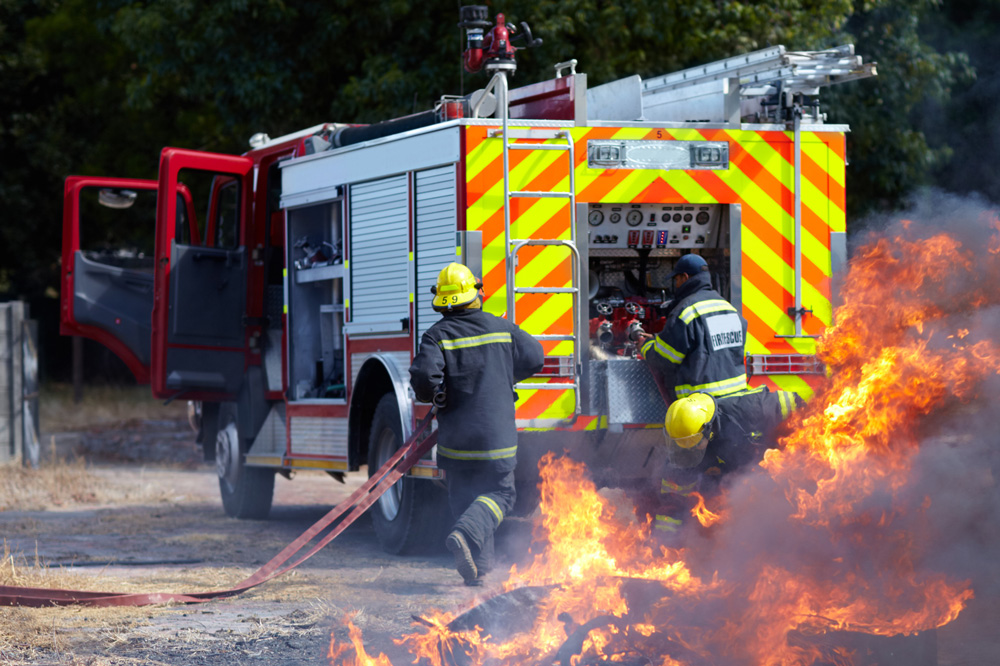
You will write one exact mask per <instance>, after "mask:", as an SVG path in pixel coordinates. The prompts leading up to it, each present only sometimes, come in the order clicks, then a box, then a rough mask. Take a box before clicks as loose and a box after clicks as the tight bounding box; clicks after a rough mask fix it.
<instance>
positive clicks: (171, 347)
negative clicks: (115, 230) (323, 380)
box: [151, 148, 253, 401]
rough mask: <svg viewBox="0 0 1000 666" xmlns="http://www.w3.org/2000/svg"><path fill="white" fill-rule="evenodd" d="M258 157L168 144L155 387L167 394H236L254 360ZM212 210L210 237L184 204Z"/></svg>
mask: <svg viewBox="0 0 1000 666" xmlns="http://www.w3.org/2000/svg"><path fill="white" fill-rule="evenodd" d="M252 173H253V162H252V161H251V160H250V159H248V158H246V157H239V156H234V155H218V154H213V153H203V152H197V151H192V150H182V149H178V148H165V149H164V150H163V152H162V153H161V155H160V176H159V191H160V193H161V195H162V196H160V198H159V201H158V204H157V213H156V219H157V224H156V252H155V258H156V262H155V281H154V282H155V284H154V289H155V300H154V304H153V313H152V314H153V316H152V321H153V330H152V364H151V380H152V381H151V384H152V389H153V394H154V395H155V396H157V397H159V398H177V397H184V398H186V399H192V400H206V401H224V400H232V399H234V397H235V395H236V393H237V392H238V391H239V387H240V383H241V382H242V380H243V374H244V370H245V366H246V362H247V356H248V345H247V335H246V331H245V326H246V299H247V294H246V291H247V267H248V256H247V250H246V241H245V238H246V224H247V220H248V219H249V216H250V204H249V202H250V201H251V197H252V188H253V183H252ZM184 193H188V195H189V196H190V197H191V198H192V199H193V201H194V210H198V211H205V212H206V216H205V220H204V225H203V227H204V234H201V235H200V234H198V233H197V232H198V225H197V224H196V223H195V220H194V219H193V216H192V214H191V213H189V212H188V211H187V210H186V209H185V207H184V206H183V205H179V201H183V200H184Z"/></svg>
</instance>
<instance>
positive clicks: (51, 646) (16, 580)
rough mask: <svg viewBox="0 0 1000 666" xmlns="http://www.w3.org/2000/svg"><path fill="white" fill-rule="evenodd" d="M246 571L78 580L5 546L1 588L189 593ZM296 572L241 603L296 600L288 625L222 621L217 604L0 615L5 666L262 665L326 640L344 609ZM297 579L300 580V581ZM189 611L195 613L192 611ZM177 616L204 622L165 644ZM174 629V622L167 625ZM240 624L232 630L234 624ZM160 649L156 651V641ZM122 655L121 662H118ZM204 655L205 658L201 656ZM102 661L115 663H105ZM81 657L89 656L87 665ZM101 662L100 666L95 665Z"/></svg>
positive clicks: (227, 616)
mask: <svg viewBox="0 0 1000 666" xmlns="http://www.w3.org/2000/svg"><path fill="white" fill-rule="evenodd" d="M248 573H249V571H243V570H237V569H212V568H206V569H198V570H188V571H183V570H182V571H173V572H170V573H167V574H164V573H163V572H160V574H161V576H159V577H157V578H154V579H149V578H146V577H140V578H137V579H134V580H133V579H123V578H119V577H115V578H110V577H106V576H102V575H101V574H100V573H98V574H96V575H80V574H76V573H74V572H72V571H67V570H63V569H50V568H47V567H45V566H44V563H40V562H39V561H38V559H37V557H35V556H27V557H25V556H23V555H19V554H16V553H13V552H11V551H10V549H9V547H8V546H7V544H6V543H4V545H3V560H2V561H0V585H15V586H21V587H49V588H58V589H84V590H114V591H115V592H120V593H134V592H154V591H157V592H162V591H167V592H169V591H174V592H191V591H195V590H204V589H221V588H227V587H231V586H232V585H234V584H236V583H237V582H238V581H240V580H242V579H243V578H244V577H245V576H246V575H247V574H248ZM295 574H297V572H293V574H292V575H291V576H290V578H292V580H291V581H290V584H289V585H287V586H286V585H264V586H262V587H261V588H257V589H256V590H253V591H251V592H249V593H246V594H244V595H243V596H242V598H243V599H244V600H250V601H254V602H275V601H287V600H288V599H290V598H292V599H297V600H299V601H300V602H301V607H300V608H299V609H297V610H294V611H292V612H291V613H289V614H287V615H285V616H283V617H277V618H276V617H269V618H267V619H261V618H258V617H256V616H254V615H253V614H248V615H243V614H238V615H234V613H233V612H232V611H229V612H226V613H222V614H221V615H220V613H218V611H217V610H215V609H213V605H212V604H208V605H205V606H188V607H180V608H179V607H178V606H176V605H158V606H144V607H109V608H92V607H85V606H79V607H77V606H64V607H53V608H16V607H15V608H0V664H34V663H67V664H88V665H91V666H96V665H97V664H140V663H141V664H159V663H187V661H188V660H190V659H192V658H194V657H200V656H205V657H207V658H208V659H209V660H211V661H212V662H215V663H220V664H224V663H229V661H228V660H227V659H226V658H225V657H221V655H223V654H224V655H227V656H229V657H230V658H233V663H243V662H244V661H245V659H246V658H247V657H258V658H259V657H262V656H265V655H267V654H268V653H269V652H270V651H271V650H273V649H274V647H275V646H278V645H281V644H284V643H285V642H286V641H287V640H293V639H297V638H300V637H302V636H303V635H304V634H309V633H313V632H320V633H325V631H326V628H327V626H328V624H329V618H330V617H331V616H333V615H334V614H335V613H338V614H339V613H340V612H341V611H340V609H338V608H335V607H333V606H331V605H330V604H329V603H328V602H325V601H322V600H321V599H320V594H321V592H322V588H320V587H318V586H317V585H316V584H315V583H314V582H310V581H307V580H303V579H302V578H301V577H299V576H296V575H295ZM295 579H298V580H295ZM188 609H190V611H189V610H188ZM171 612H175V613H176V612H179V613H183V617H185V618H188V617H189V616H191V617H193V616H196V615H199V614H200V615H201V617H203V618H204V621H203V622H195V623H192V622H188V623H187V624H186V625H185V626H183V627H180V628H178V629H177V630H176V631H170V632H169V633H168V636H169V638H167V640H166V641H165V642H164V641H163V638H161V636H159V635H157V634H156V632H151V629H152V628H155V627H154V626H153V625H154V624H156V623H159V624H160V626H161V627H162V626H163V622H164V621H163V620H156V619H155V618H157V617H158V616H163V615H164V614H166V613H171ZM167 621H168V622H170V620H167ZM232 622H237V623H241V624H242V625H243V626H241V627H235V626H233V625H232V624H231V623H232ZM154 635H155V636H156V642H155V643H151V639H152V637H153V636H154ZM116 653H117V654H116ZM202 653H204V654H202ZM97 654H100V655H105V656H107V657H109V658H111V659H112V660H111V661H101V660H100V659H98V658H97V657H96V655H97ZM83 655H90V656H89V657H87V656H83ZM95 659H96V660H95Z"/></svg>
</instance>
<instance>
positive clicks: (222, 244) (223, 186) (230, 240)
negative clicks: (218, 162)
mask: <svg viewBox="0 0 1000 666" xmlns="http://www.w3.org/2000/svg"><path fill="white" fill-rule="evenodd" d="M217 180H218V181H219V182H218V183H217V185H218V188H217V189H216V191H215V193H214V194H213V200H214V202H215V204H216V205H214V206H213V208H215V210H216V224H215V247H218V248H225V249H227V250H231V249H233V248H235V247H237V246H239V244H240V184H239V182H238V181H236V180H235V179H225V180H228V182H222V181H223V180H224V179H222V178H219V179H217Z"/></svg>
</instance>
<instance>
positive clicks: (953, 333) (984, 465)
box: [684, 192, 1000, 664]
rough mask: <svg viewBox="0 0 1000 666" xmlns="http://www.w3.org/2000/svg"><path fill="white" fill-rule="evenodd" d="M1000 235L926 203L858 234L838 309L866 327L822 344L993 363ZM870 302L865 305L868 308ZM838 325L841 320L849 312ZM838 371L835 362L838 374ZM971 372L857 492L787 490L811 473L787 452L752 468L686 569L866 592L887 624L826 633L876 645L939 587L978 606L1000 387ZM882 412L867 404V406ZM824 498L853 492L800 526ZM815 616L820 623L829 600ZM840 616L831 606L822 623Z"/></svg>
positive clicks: (993, 227)
mask: <svg viewBox="0 0 1000 666" xmlns="http://www.w3.org/2000/svg"><path fill="white" fill-rule="evenodd" d="M998 229H1000V224H998V222H997V213H996V211H995V210H993V209H991V208H990V207H989V206H988V205H987V204H986V202H985V201H984V200H981V199H978V198H969V197H966V198H961V197H957V196H954V195H945V194H941V193H936V192H926V193H923V194H922V195H921V196H920V197H919V198H917V199H916V200H915V201H914V202H913V203H912V205H911V206H910V208H909V209H908V210H906V211H905V212H903V213H900V214H898V215H895V216H891V217H889V216H884V217H881V218H873V219H869V220H867V221H866V223H865V224H864V225H863V231H862V232H861V233H860V234H859V235H858V237H857V238H855V239H853V243H852V244H853V246H854V252H853V256H852V259H851V262H850V268H849V275H848V276H847V278H846V281H845V292H846V293H845V295H844V302H845V304H846V306H847V308H845V309H846V310H847V311H848V312H850V313H852V314H853V315H854V316H858V314H859V313H863V316H864V317H867V318H868V319H867V320H866V321H860V322H858V321H853V322H851V321H841V320H839V319H838V322H837V326H835V327H834V329H831V331H833V330H835V329H836V328H837V327H840V329H841V332H842V333H843V331H844V330H847V331H850V330H851V329H852V327H854V328H856V329H857V330H860V331H863V333H862V335H865V334H866V335H867V336H868V337H866V338H864V340H865V345H864V348H863V349H861V350H859V351H858V353H859V354H863V355H864V356H865V357H866V359H875V358H878V357H879V355H880V353H881V352H882V351H883V349H880V348H879V344H880V341H884V344H885V345H886V346H887V347H888V346H890V345H905V344H908V343H923V344H924V345H925V349H926V353H927V354H928V356H930V355H932V354H940V355H941V356H940V358H947V359H952V362H954V363H965V362H968V363H969V364H971V365H975V364H977V363H980V362H983V363H985V362H984V361H982V359H983V354H985V353H986V351H983V350H986V349H989V350H993V351H994V352H995V350H997V349H998V347H997V346H996V344H997V343H998V342H1000V289H998V285H1000V254H998V252H1000V242H998ZM942 239H945V240H944V241H943V242H941V241H942ZM948 239H950V241H948ZM931 241H933V242H934V243H939V242H940V248H941V250H940V254H939V255H938V254H936V250H933V251H930V252H926V253H925V255H923V256H924V261H925V262H926V263H925V264H924V265H921V266H916V267H914V266H910V265H908V264H907V263H906V261H907V259H909V258H912V254H909V249H910V248H912V247H917V246H920V247H923V246H924V243H925V242H927V243H928V244H929V243H930V242H931ZM949 242H950V244H949ZM933 247H935V248H936V247H938V246H937V245H934V246H933ZM936 261H937V262H940V263H939V265H935V262H936ZM911 274H912V275H911ZM910 278H912V279H910ZM872 280H874V281H875V282H876V283H881V285H880V286H882V287H885V286H886V285H890V286H892V285H894V287H893V289H894V290H895V291H894V293H892V294H891V295H892V298H889V299H885V295H884V294H881V295H880V294H878V292H877V290H876V289H875V287H876V286H878V285H876V284H873V283H872V282H871V281H872ZM868 298H870V299H871V300H872V302H871V303H866V302H865V299H868ZM880 298H881V299H882V300H879V299H880ZM904 306H905V307H904ZM914 312H917V313H918V314H919V318H914V314H913V313H914ZM838 314H839V315H840V317H841V318H843V317H844V311H840V312H838ZM896 316H898V317H900V319H899V320H898V321H896V320H893V317H896ZM835 317H837V314H835ZM834 337H835V336H834ZM824 342H827V341H823V342H821V350H822V347H823V344H824ZM821 353H822V351H821ZM834 356H835V357H836V355H834ZM837 358H842V356H841V357H836V358H834V359H833V360H837ZM851 362H855V363H856V362H858V359H851ZM993 367H996V366H993ZM980 370H981V371H980V372H970V373H969V376H971V377H972V378H973V379H968V378H967V377H966V378H964V379H962V380H961V381H957V382H956V383H955V385H954V386H952V387H950V390H946V391H945V392H944V394H943V395H941V396H939V397H937V398H936V401H935V403H934V405H933V407H932V408H930V409H927V410H923V411H921V410H920V409H913V408H910V411H912V414H913V415H912V417H911V418H910V420H908V421H907V422H906V423H905V424H904V427H901V428H900V430H899V432H895V431H893V432H888V433H883V435H887V436H888V439H889V440H890V442H891V443H890V445H889V446H888V447H887V449H886V450H887V451H888V454H886V451H882V450H880V451H875V450H872V451H869V452H866V455H865V457H863V458H862V459H860V460H859V461H858V462H856V463H855V465H857V466H858V467H859V468H864V467H865V466H878V465H884V466H885V467H886V473H885V474H884V475H881V476H879V475H877V474H875V475H871V476H868V475H863V474H861V473H857V476H856V478H855V477H854V476H849V475H852V474H855V473H856V472H852V471H849V470H850V468H846V469H840V470H836V471H834V472H831V473H830V474H829V475H828V476H826V477H823V476H822V475H820V476H819V477H816V478H814V477H812V476H811V475H810V474H803V475H802V477H801V478H799V479H797V480H793V481H790V479H792V478H793V475H794V470H795V469H796V468H797V467H799V468H801V469H805V467H806V466H807V465H809V464H811V462H812V461H811V460H810V458H811V455H812V454H811V453H810V452H809V451H808V450H801V449H800V450H791V451H783V450H782V446H783V444H784V443H785V441H782V443H781V444H779V451H781V452H782V455H783V456H784V460H783V464H784V466H783V467H781V468H778V469H777V470H776V469H774V468H772V469H768V468H767V466H766V465H765V466H764V467H761V466H751V467H749V468H747V469H744V470H741V471H740V472H737V473H735V474H731V475H730V476H729V477H728V478H727V480H726V483H725V486H724V488H725V492H724V494H723V499H722V501H723V503H724V511H725V512H726V520H725V521H724V522H723V523H721V524H719V525H717V526H715V527H713V528H712V530H711V531H708V532H706V531H704V530H700V529H689V530H687V533H686V534H685V540H684V545H685V548H686V555H685V559H686V561H688V562H689V563H691V565H692V568H693V569H694V571H695V572H696V573H698V574H700V575H702V576H711V575H713V574H717V575H718V576H719V577H721V578H722V579H725V580H728V581H746V582H748V585H751V584H754V585H758V586H759V585H760V581H761V570H762V568H764V567H767V568H774V569H776V570H781V571H784V572H789V573H790V577H791V578H792V579H794V578H796V577H798V576H805V577H808V578H809V579H810V580H811V581H819V582H820V583H828V584H826V585H822V584H821V586H820V588H821V589H824V590H825V591H826V592H827V593H828V594H830V595H837V594H843V593H844V591H845V590H846V589H848V588H846V587H841V583H843V582H845V581H851V585H854V586H856V587H857V588H858V589H860V590H862V592H861V593H860V595H859V596H861V597H864V596H869V597H870V600H871V601H872V602H873V605H874V607H875V608H877V609H878V612H879V613H883V614H885V615H884V616H882V617H879V616H878V615H877V614H876V615H875V616H872V617H871V618H870V620H871V624H870V625H868V626H866V625H865V622H866V616H865V615H864V614H863V613H862V614H860V615H858V616H855V617H854V618H852V619H851V620H849V621H847V622H845V624H843V625H838V624H837V620H836V618H827V619H830V620H831V626H832V627H834V628H847V629H861V630H862V631H869V630H872V631H877V632H879V633H889V634H891V633H892V632H891V631H886V627H891V626H892V620H893V618H892V617H891V614H892V613H899V612H900V610H905V611H910V610H916V607H919V606H921V605H924V606H925V607H927V608H933V607H934V606H935V603H936V602H939V601H940V600H935V599H932V598H929V597H931V596H932V595H933V594H935V593H937V592H939V591H940V590H941V589H942V588H943V586H944V585H948V586H951V589H953V590H956V589H957V590H961V589H963V588H971V589H972V591H973V593H975V594H976V595H977V596H990V595H994V594H997V593H1000V579H998V577H997V576H996V575H995V573H994V572H995V568H996V564H995V563H996V562H997V560H998V559H1000V490H998V480H1000V441H998V437H997V426H996V423H997V417H996V415H997V414H1000V376H998V375H997V373H996V371H995V370H993V369H992V367H990V368H986V367H983V368H980ZM836 371H837V369H836V368H835V369H834V372H836ZM920 379H921V378H920V377H916V378H915V377H914V376H913V375H912V373H911V374H909V375H907V376H906V377H905V378H902V377H901V378H900V382H903V381H906V382H907V383H908V385H911V386H913V387H915V388H916V391H917V395H916V396H915V397H913V400H914V401H915V403H919V401H920V399H921V397H922V396H921V395H919V391H920V390H921V388H922V387H921V384H920V381H919V380H920ZM932 383H933V382H930V381H928V382H927V385H928V388H927V392H928V394H933V393H934V388H933V386H931V384H932ZM834 397H835V396H828V395H826V396H825V395H823V394H822V392H821V393H820V395H819V396H818V397H817V399H816V400H815V401H814V402H813V403H811V404H810V406H809V407H808V408H807V411H806V414H805V415H803V416H801V418H798V419H797V420H795V421H794V423H793V425H797V426H800V427H802V426H803V424H807V423H808V422H809V421H808V420H809V418H810V415H812V416H813V417H814V418H822V417H823V413H822V410H824V409H826V408H827V407H828V406H829V405H830V403H831V401H832V400H833V399H834ZM893 399H895V397H894V396H886V395H873V396H871V397H870V400H871V402H873V403H877V402H880V401H882V400H886V401H891V400H893ZM889 408H891V405H889ZM876 411H877V410H876V409H873V410H872V412H873V413H875V412H876ZM865 427H866V424H861V425H860V426H859V430H858V432H857V438H858V439H859V440H863V439H864V437H865V436H867V435H865V434H864V429H865ZM897 468H898V469H897ZM789 470H792V471H789ZM838 476H839V478H837V477H838ZM817 478H818V479H819V480H818V481H817V480H816V479H817ZM828 482H829V483H830V484H831V485H833V484H836V483H840V484H842V485H845V486H847V485H849V484H850V483H854V484H855V487H853V488H846V489H845V490H844V491H842V492H838V493H829V496H830V497H833V498H836V499H838V500H839V501H840V504H838V505H837V506H835V507H826V508H827V509H829V514H826V513H820V514H818V515H813V514H808V515H806V516H805V517H804V518H803V517H802V516H801V515H799V516H796V515H795V513H796V507H797V506H798V507H799V509H801V505H797V504H796V501H797V500H798V499H801V497H802V496H819V495H820V494H821V493H820V490H819V488H818V485H819V484H824V483H828ZM751 581H753V583H750V582H751ZM783 585H784V588H783V592H784V593H787V594H790V595H792V596H794V595H796V594H799V595H802V598H805V599H808V595H804V594H803V593H801V592H799V591H796V590H793V589H792V585H790V584H789V582H788V579H787V578H786V579H783ZM759 592H760V588H759V587H757V588H750V587H748V588H747V589H746V590H745V594H746V596H745V598H744V599H743V600H742V606H741V605H740V603H739V601H737V600H734V599H730V600H729V603H730V604H731V605H732V604H734V603H735V604H736V605H737V606H738V607H739V608H737V609H736V610H732V611H730V612H733V613H735V614H736V616H739V614H740V613H744V614H746V616H752V615H753V612H754V604H755V603H756V602H755V601H754V599H755V598H756V597H754V594H757V593H759ZM968 597H971V595H968ZM811 601H812V604H813V607H815V608H817V609H819V608H823V607H824V603H825V602H826V601H827V600H824V599H822V598H817V599H813V600H811ZM900 601H902V602H903V604H902V607H901V608H900V607H899V606H898V605H897V604H896V602H900ZM890 602H893V603H890ZM839 603H844V601H843V600H839ZM837 605H838V600H834V599H831V600H829V603H828V604H827V607H828V608H831V609H835V608H837ZM907 606H909V607H907ZM704 621H705V622H709V621H710V618H704ZM921 628H923V629H926V628H930V627H921ZM754 638H756V637H750V638H749V640H751V641H752V640H753V639H754ZM881 663H887V662H884V661H883V662H881ZM888 663H899V664H903V663H906V661H905V658H901V661H899V662H896V661H892V660H890V661H889V662H888Z"/></svg>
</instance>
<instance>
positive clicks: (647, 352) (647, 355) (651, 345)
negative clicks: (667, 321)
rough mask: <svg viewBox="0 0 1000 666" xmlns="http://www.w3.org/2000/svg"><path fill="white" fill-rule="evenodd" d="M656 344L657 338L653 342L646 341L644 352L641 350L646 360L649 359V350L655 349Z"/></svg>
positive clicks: (643, 347)
mask: <svg viewBox="0 0 1000 666" xmlns="http://www.w3.org/2000/svg"><path fill="white" fill-rule="evenodd" d="M655 342H656V338H653V339H651V340H647V341H646V344H644V345H643V346H642V350H641V351H642V355H643V356H645V357H646V358H649V350H650V349H651V348H652V347H653V344H654V343H655Z"/></svg>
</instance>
